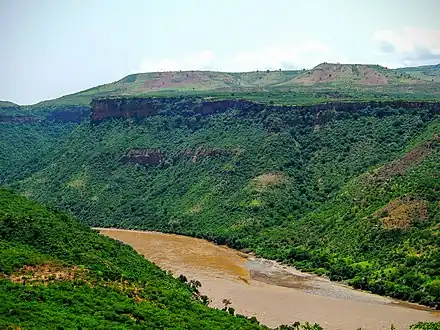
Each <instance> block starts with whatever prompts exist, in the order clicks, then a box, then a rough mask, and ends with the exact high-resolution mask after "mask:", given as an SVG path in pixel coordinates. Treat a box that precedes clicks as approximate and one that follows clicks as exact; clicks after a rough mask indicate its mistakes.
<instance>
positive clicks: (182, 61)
mask: <svg viewBox="0 0 440 330" xmlns="http://www.w3.org/2000/svg"><path fill="white" fill-rule="evenodd" d="M214 59H215V55H214V53H213V52H212V51H210V50H203V51H201V52H199V53H195V54H190V55H187V56H184V57H180V58H177V57H175V58H164V59H159V60H149V59H145V60H143V61H142V62H141V64H140V66H139V70H136V71H138V72H155V71H178V70H209V69H212V67H211V65H212V64H213V61H214Z"/></svg>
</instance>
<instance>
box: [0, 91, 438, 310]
mask: <svg viewBox="0 0 440 330" xmlns="http://www.w3.org/2000/svg"><path fill="white" fill-rule="evenodd" d="M112 102H114V101H112ZM118 102H119V101H118ZM167 102H168V101H167ZM165 104H166V106H164V107H163V108H161V109H160V111H153V112H152V113H151V115H150V114H149V115H147V116H145V118H134V117H130V118H129V119H124V118H120V119H114V118H111V116H110V118H107V119H105V120H103V121H102V122H101V121H97V122H96V123H95V124H91V123H89V122H83V123H81V124H80V125H79V126H78V127H77V128H76V129H75V130H74V131H73V132H72V133H71V134H70V135H69V137H68V139H65V140H64V142H62V143H60V144H59V145H58V146H57V148H56V150H55V151H54V152H50V153H48V154H42V155H41V158H42V159H43V160H44V159H46V160H47V161H46V163H47V164H50V165H47V166H41V167H40V168H39V169H38V170H37V171H35V172H34V173H33V174H31V175H28V176H26V177H24V178H20V179H19V180H9V181H8V182H9V185H10V187H12V188H14V189H17V190H19V191H21V192H22V193H23V194H24V195H26V196H31V197H32V198H35V199H37V200H39V201H43V202H45V203H49V204H52V205H53V206H55V207H57V208H60V209H63V210H69V211H71V212H72V213H73V214H75V215H76V216H77V217H78V218H79V219H80V220H81V221H82V222H84V223H86V224H88V225H92V226H108V227H121V228H133V229H154V230H159V231H165V232H175V233H181V234H186V235H192V236H199V237H205V238H208V239H211V240H213V241H216V242H218V243H222V244H223V243H227V244H228V245H230V246H233V247H236V248H248V249H252V250H254V251H256V252H257V253H258V254H259V255H263V256H266V257H270V258H276V259H280V260H283V261H285V262H289V263H293V264H295V265H297V266H298V267H301V268H304V269H308V270H313V271H316V272H319V273H325V274H328V275H329V276H330V277H332V278H334V279H340V280H341V279H348V280H350V282H351V283H352V284H353V285H356V286H358V287H362V288H367V289H370V290H372V291H374V292H377V293H381V294H388V295H393V296H396V297H399V298H403V299H409V300H411V301H417V302H422V303H425V304H428V305H432V306H435V305H438V304H439V292H438V281H439V280H440V278H439V274H438V269H439V267H438V262H439V254H438V244H439V241H438V239H439V238H438V224H439V222H440V219H439V214H438V207H439V206H438V200H439V195H440V194H439V167H438V165H437V164H438V160H439V159H438V157H439V156H438V155H439V148H438V145H439V143H438V134H439V133H440V126H439V119H438V112H437V111H433V109H434V108H433V107H430V106H426V104H422V103H420V104H419V105H418V104H410V105H411V107H409V108H405V107H400V106H395V107H391V106H380V104H376V105H374V104H373V106H371V105H367V104H364V105H363V104H359V105H356V106H354V107H353V106H352V105H350V107H346V106H344V105H343V104H342V105H339V106H334V107H331V106H329V107H326V108H325V107H324V108H319V107H318V108H316V109H313V108H301V107H299V108H292V107H276V106H258V107H254V106H253V105H249V104H247V103H243V102H242V103H240V102H237V103H231V106H230V108H229V109H226V110H225V109H223V110H225V111H221V112H209V113H205V112H203V111H202V112H200V113H197V112H194V111H193V110H192V108H191V104H190V103H188V102H187V101H185V99H184V98H181V99H177V101H169V102H168V103H165ZM223 104H225V103H223ZM396 104H401V105H403V103H396ZM109 107H110V105H108V107H107V106H104V107H103V108H102V109H107V110H108V109H110V108H109ZM211 108H212V107H211ZM203 109H205V108H202V110H203ZM116 110H118V109H113V108H112V111H116ZM147 110H148V111H152V109H151V108H148V107H147V108H145V111H147ZM153 110H154V109H153ZM434 110H435V109H434ZM115 113H120V114H121V113H122V114H131V113H132V110H130V111H128V112H124V111H122V112H118V111H116V112H115ZM148 113H150V112H148ZM92 118H93V115H92ZM43 163H44V161H43ZM9 171H10V169H8V168H6V172H9Z"/></svg>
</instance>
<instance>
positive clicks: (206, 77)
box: [120, 71, 234, 92]
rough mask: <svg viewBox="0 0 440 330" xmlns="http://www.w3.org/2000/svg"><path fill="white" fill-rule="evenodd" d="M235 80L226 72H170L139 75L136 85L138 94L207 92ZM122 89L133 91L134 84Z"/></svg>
mask: <svg viewBox="0 0 440 330" xmlns="http://www.w3.org/2000/svg"><path fill="white" fill-rule="evenodd" d="M233 82H234V78H233V77H232V76H231V75H229V74H227V73H224V72H211V71H168V72H155V73H147V74H139V75H138V78H137V79H136V82H135V85H136V86H137V89H136V92H152V91H158V90H161V89H189V90H191V89H195V90H205V89H214V88H228V87H229V85H230V84H232V83H233ZM120 87H121V88H122V89H127V90H131V89H132V88H133V84H132V83H126V84H125V83H123V84H121V86H120Z"/></svg>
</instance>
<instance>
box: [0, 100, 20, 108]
mask: <svg viewBox="0 0 440 330" xmlns="http://www.w3.org/2000/svg"><path fill="white" fill-rule="evenodd" d="M18 106H19V105H18V104H15V103H13V102H9V101H0V108H8V107H18Z"/></svg>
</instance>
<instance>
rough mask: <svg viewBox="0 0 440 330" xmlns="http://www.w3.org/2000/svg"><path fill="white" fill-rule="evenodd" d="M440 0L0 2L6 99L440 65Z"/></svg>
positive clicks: (0, 79)
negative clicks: (207, 75)
mask: <svg viewBox="0 0 440 330" xmlns="http://www.w3.org/2000/svg"><path fill="white" fill-rule="evenodd" d="M439 12H440V3H439V2H438V0H345V1H343V0H208V1H207V0H139V1H137V0H124V1H123V0H120V1H116V0H0V22H1V23H0V24H1V28H0V72H1V74H0V100H9V101H12V102H15V103H18V104H33V103H36V102H39V101H42V100H46V99H52V98H56V97H59V96H62V95H65V94H70V93H74V92H77V91H80V90H83V89H87V88H91V87H94V86H96V85H100V84H104V83H109V82H112V81H116V80H119V79H121V78H122V77H124V76H126V75H128V74H131V73H137V72H148V71H169V70H218V71H254V70H266V69H286V70H287V69H302V68H307V69H308V68H312V67H314V66H316V65H318V64H319V63H321V62H340V63H371V64H381V65H384V66H387V67H390V68H395V67H402V66H417V65H425V64H437V63H440V20H439V19H438V13H439Z"/></svg>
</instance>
